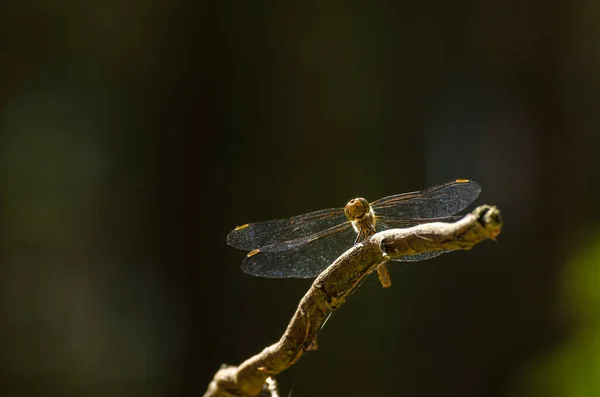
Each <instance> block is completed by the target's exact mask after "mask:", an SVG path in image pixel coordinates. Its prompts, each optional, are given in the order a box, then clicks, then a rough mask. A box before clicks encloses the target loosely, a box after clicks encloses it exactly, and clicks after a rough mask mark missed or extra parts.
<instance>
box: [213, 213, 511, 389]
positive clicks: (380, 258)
mask: <svg viewBox="0 0 600 397" xmlns="http://www.w3.org/2000/svg"><path fill="white" fill-rule="evenodd" d="M501 227H502V219H501V217H500V211H499V210H498V209H497V208H496V207H490V206H487V205H484V206H481V207H478V208H476V209H475V210H474V211H473V212H472V213H470V214H468V215H466V216H465V217H464V218H462V219H461V220H459V221H457V222H454V223H440V222H436V223H427V224H423V225H418V226H414V227H411V228H407V229H391V230H386V231H383V232H380V233H377V234H375V235H374V236H372V237H371V238H370V239H369V240H367V241H366V242H364V243H362V244H358V245H355V246H354V247H352V248H350V249H349V250H348V251H346V252H345V253H344V254H342V255H341V256H340V257H339V258H337V259H336V260H335V262H333V264H332V265H331V266H329V267H328V268H327V269H326V270H325V271H323V273H321V274H320V275H319V277H317V278H316V280H315V281H314V282H313V284H312V286H311V287H310V289H309V290H308V292H307V293H306V295H304V297H303V298H302V300H301V301H300V303H299V305H298V308H297V309H296V313H295V314H294V316H293V318H292V320H291V321H290V323H289V325H288V327H287V329H286V330H285V333H284V334H283V336H282V337H281V339H280V340H279V342H277V343H275V344H273V345H271V346H269V347H267V348H265V349H264V350H263V351H262V352H260V353H258V354H257V355H255V356H253V357H251V358H249V359H248V360H246V361H244V362H243V363H242V364H240V365H239V366H237V367H235V366H226V365H223V366H222V367H221V369H219V371H217V373H216V374H215V376H214V379H213V380H212V382H211V383H210V385H209V387H208V390H207V391H206V393H205V394H204V397H218V396H223V397H224V396H228V397H231V396H256V395H258V394H259V393H260V391H261V390H262V389H263V385H264V384H265V381H266V380H267V378H269V377H270V376H273V375H276V374H278V373H280V372H282V371H284V370H285V369H287V368H289V367H290V366H291V365H293V364H294V363H295V362H296V361H298V359H300V357H302V355H303V354H304V353H305V352H306V351H309V350H314V349H316V346H317V344H316V335H317V332H318V331H319V329H320V328H321V325H322V323H323V321H324V320H325V319H326V317H327V315H328V314H329V313H330V312H331V311H333V310H336V309H338V308H339V307H340V306H341V305H342V304H343V303H344V302H345V299H346V297H347V296H348V295H350V294H351V293H352V292H353V291H354V290H355V289H356V288H358V286H359V284H360V282H361V281H362V280H363V279H364V278H365V277H366V276H367V275H369V274H370V273H371V272H372V271H373V270H374V269H376V268H377V266H378V265H380V264H382V263H385V262H387V261H388V260H390V259H394V258H398V257H401V256H405V255H414V254H419V253H423V252H432V251H440V250H468V249H471V248H472V247H473V246H474V245H476V244H478V243H480V242H482V241H484V240H487V239H491V240H495V239H496V236H497V235H498V234H499V233H500V229H501Z"/></svg>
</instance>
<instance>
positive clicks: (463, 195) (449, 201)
mask: <svg viewBox="0 0 600 397" xmlns="http://www.w3.org/2000/svg"><path fill="white" fill-rule="evenodd" d="M480 192H481V187H479V185H478V184H477V183H476V182H474V181H469V180H466V179H457V180H455V181H452V182H448V183H445V184H443V185H439V186H434V187H431V188H429V189H425V190H421V191H419V192H411V193H403V194H397V195H395V196H389V197H384V198H382V199H379V200H377V201H375V202H373V203H371V207H372V208H373V211H374V212H375V215H376V216H390V217H397V218H402V219H413V220H417V219H420V220H422V221H421V222H418V223H426V222H431V221H432V220H431V218H442V217H447V216H450V215H454V214H456V213H457V212H459V211H462V210H463V209H465V208H466V207H467V206H468V205H469V204H471V203H472V202H473V201H474V200H475V199H476V198H477V196H479V193H480ZM413 224H414V223H413Z"/></svg>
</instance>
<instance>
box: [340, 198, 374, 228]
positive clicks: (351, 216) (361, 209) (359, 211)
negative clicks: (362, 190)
mask: <svg viewBox="0 0 600 397" xmlns="http://www.w3.org/2000/svg"><path fill="white" fill-rule="evenodd" d="M370 212H371V206H370V205H369V202H368V201H367V200H365V199H364V198H362V197H359V198H355V199H352V200H350V201H349V202H348V204H346V207H344V214H345V215H346V218H348V220H349V221H351V222H353V221H356V220H360V219H363V218H364V217H365V216H367V215H368V214H369V213H370Z"/></svg>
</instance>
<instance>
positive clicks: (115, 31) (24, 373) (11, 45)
mask: <svg viewBox="0 0 600 397" xmlns="http://www.w3.org/2000/svg"><path fill="white" fill-rule="evenodd" d="M599 21H600V3H598V2H594V1H591V0H572V1H566V0H562V1H540V0H537V1H525V2H523V1H511V0H509V1H506V0H504V1H497V0H492V1H486V2H480V1H474V0H470V1H467V0H465V1H460V0H459V1H453V2H447V1H441V0H436V1H433V2H421V3H419V2H388V1H372V2H362V1H345V2H344V1H323V2H300V3H293V2H274V1H273V2H265V1H254V2H243V1H240V2H236V1H227V0H223V1H219V2H199V1H192V0H175V1H166V0H149V1H145V2H141V1H129V2H120V1H105V2H90V1H76V0H65V1H56V0H47V1H39V0H35V1H34V0H22V1H6V2H3V3H2V4H1V5H0V396H2V397H4V396H91V397H92V396H129V397H131V396H153V397H154V396H156V397H159V396H197V395H202V393H204V391H205V390H206V387H207V385H208V383H209V381H210V380H211V378H212V376H213V374H214V372H215V371H216V370H217V369H218V368H219V366H220V365H221V364H222V363H229V364H238V363H240V362H241V361H243V360H244V359H246V358H248V357H249V356H251V355H253V354H255V353H257V352H259V351H260V350H262V348H264V347H265V346H267V345H269V344H271V343H273V342H275V341H276V340H278V338H279V336H280V335H281V333H282V332H283V330H284V329H285V327H286V325H287V323H288V321H289V319H290V317H291V315H292V314H293V312H294V310H295V307H296V304H297V302H298V301H299V300H300V298H301V297H302V296H303V294H304V292H305V291H306V290H307V288H308V287H309V285H310V283H311V280H294V279H287V280H270V279H261V278H257V277H252V276H249V275H246V274H244V273H243V272H242V271H241V270H240V269H239V265H240V262H241V260H242V258H243V256H244V253H243V252H242V251H237V250H235V249H232V248H229V247H227V246H226V244H225V236H226V235H227V233H228V232H229V231H230V230H231V229H232V228H233V227H234V226H235V225H238V224H242V223H246V222H250V221H260V220H268V219H273V218H280V217H288V216H292V215H297V214H301V213H304V212H308V211H312V210H318V209H322V208H331V207H341V206H343V205H344V204H345V203H346V202H347V200H348V199H350V198H352V197H356V196H363V197H366V198H367V199H369V200H375V199H377V198H380V197H383V196H386V195H391V194H397V193H401V192H406V191H413V190H419V189H422V188H426V187H429V186H432V185H436V184H439V183H443V182H446V181H448V180H452V179H455V178H471V179H474V180H476V181H477V182H479V183H480V184H481V186H482V187H483V192H482V194H481V196H480V199H479V200H478V201H477V204H484V203H487V204H494V205H498V206H499V207H500V209H501V210H502V213H503V216H504V220H505V228H504V230H503V232H502V234H501V235H500V238H499V241H498V242H497V243H492V242H485V243H483V244H481V245H479V246H477V247H476V248H475V249H473V250H472V251H469V252H457V253H452V254H448V255H444V256H441V257H439V258H436V259H434V260H431V261H426V262H419V263H413V264H403V263H396V264H394V265H392V266H391V267H390V271H391V275H392V282H393V286H392V288H391V289H388V290H383V289H382V288H381V287H380V286H379V285H378V281H377V280H376V278H375V277H370V278H369V279H368V280H367V282H365V284H364V285H363V286H362V287H361V289H360V290H359V291H358V292H357V293H356V294H354V295H353V296H352V299H351V300H350V301H349V302H348V303H347V304H346V305H345V306H343V308H342V309H341V310H340V311H338V312H336V313H335V314H334V315H333V317H332V318H331V319H330V321H329V322H328V323H327V327H325V329H324V330H323V332H322V333H321V335H320V337H319V345H320V348H319V350H318V352H315V353H311V354H309V355H307V356H306V357H304V358H303V359H302V360H301V362H299V363H298V364H297V365H296V366H294V367H292V368H291V369H290V370H288V371H287V372H286V373H284V374H282V376H281V377H280V382H281V386H282V391H283V393H284V395H287V393H288V392H289V390H290V389H291V388H293V395H294V396H333V395H335V396H337V395H347V396H391V395H399V396H442V395H443V396H460V397H469V396H492V397H493V396H550V397H580V396H581V397H587V396H590V397H591V396H597V395H600V317H599V314H598V313H600V273H599V272H600V212H599V211H598V206H597V203H598V202H599V200H598V199H599V195H600V185H599V181H600V178H598V171H599V170H600V160H599V158H600V157H599V156H598V153H599V149H600V112H599V106H600V28H599V27H600V23H599Z"/></svg>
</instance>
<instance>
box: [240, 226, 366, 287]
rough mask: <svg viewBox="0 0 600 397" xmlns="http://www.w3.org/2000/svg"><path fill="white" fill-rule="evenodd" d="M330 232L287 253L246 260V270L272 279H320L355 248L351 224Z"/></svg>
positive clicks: (244, 264)
mask: <svg viewBox="0 0 600 397" xmlns="http://www.w3.org/2000/svg"><path fill="white" fill-rule="evenodd" d="M339 229H340V230H337V231H336V232H335V233H329V234H326V235H323V236H321V237H319V238H316V239H310V241H307V242H306V243H305V244H302V245H295V246H293V247H292V248H290V249H287V250H285V251H277V252H268V251H266V252H263V251H260V252H258V253H256V254H254V255H251V256H248V257H246V258H245V259H244V260H243V261H242V270H243V271H244V272H246V273H248V274H252V275H254V276H260V277H270V278H291V277H293V278H311V277H317V276H318V275H319V274H320V273H321V272H322V271H323V270H325V269H326V268H327V267H328V266H329V265H330V264H331V263H332V262H333V261H334V260H335V259H336V258H337V257H338V256H340V255H341V254H343V253H344V252H345V251H346V250H348V249H349V248H350V247H352V244H353V243H354V240H355V239H356V232H355V231H354V229H353V228H352V227H351V224H350V223H346V224H343V225H341V226H340V227H339Z"/></svg>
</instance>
